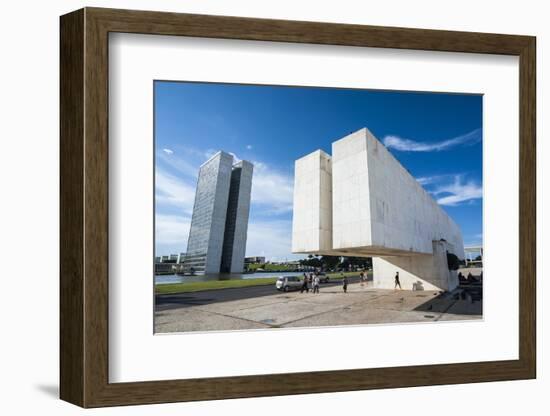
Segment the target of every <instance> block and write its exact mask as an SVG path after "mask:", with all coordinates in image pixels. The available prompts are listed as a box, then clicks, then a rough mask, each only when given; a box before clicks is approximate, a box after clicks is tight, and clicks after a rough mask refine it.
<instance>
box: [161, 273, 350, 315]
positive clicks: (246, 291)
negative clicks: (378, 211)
mask: <svg viewBox="0 0 550 416" xmlns="http://www.w3.org/2000/svg"><path fill="white" fill-rule="evenodd" d="M348 282H349V283H356V282H359V277H358V276H354V277H348ZM337 285H342V281H341V280H339V279H338V280H334V281H332V282H329V283H321V286H320V291H321V292H322V291H323V288H324V287H333V286H337ZM277 293H279V292H277V289H275V284H273V283H272V284H268V285H261V286H249V287H239V288H229V289H216V290H203V291H200V292H188V293H179V294H172V295H170V294H166V295H155V310H156V311H166V310H170V309H178V308H185V307H189V306H199V305H208V304H210V303H217V302H228V301H232V300H241V299H250V298H256V297H260V296H270V295H274V294H277Z"/></svg>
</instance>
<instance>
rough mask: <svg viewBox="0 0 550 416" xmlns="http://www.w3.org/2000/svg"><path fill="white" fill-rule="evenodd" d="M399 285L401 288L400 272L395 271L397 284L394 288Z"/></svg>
mask: <svg viewBox="0 0 550 416" xmlns="http://www.w3.org/2000/svg"><path fill="white" fill-rule="evenodd" d="M397 286H399V290H401V282H400V281H399V272H396V273H395V285H394V286H393V288H394V289H397Z"/></svg>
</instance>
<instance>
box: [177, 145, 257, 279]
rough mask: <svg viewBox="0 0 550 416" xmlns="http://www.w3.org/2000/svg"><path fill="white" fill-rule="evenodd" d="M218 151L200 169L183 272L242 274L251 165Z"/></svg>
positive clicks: (250, 185)
mask: <svg viewBox="0 0 550 416" xmlns="http://www.w3.org/2000/svg"><path fill="white" fill-rule="evenodd" d="M233 162H234V160H233V156H231V155H230V154H228V153H225V152H222V151H220V152H218V153H216V154H215V155H214V156H212V157H211V158H210V159H208V160H207V161H206V162H204V163H203V164H202V165H201V167H200V170H199V178H198V181H197V190H196V193H195V203H194V206H193V216H192V218H191V228H190V230H189V240H188V243H187V254H186V256H185V263H184V271H185V272H190V271H194V272H196V273H199V274H203V273H204V274H210V273H220V272H221V273H242V272H243V270H244V255H245V249H246V236H247V230H248V215H249V212H250V195H251V189H252V172H253V165H252V163H250V162H247V161H245V160H242V161H239V162H238V163H236V164H234V163H233Z"/></svg>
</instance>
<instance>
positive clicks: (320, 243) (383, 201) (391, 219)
mask: <svg viewBox="0 0 550 416" xmlns="http://www.w3.org/2000/svg"><path fill="white" fill-rule="evenodd" d="M326 166H328V167H329V168H330V169H327V168H326ZM323 167H324V169H323ZM295 168H296V171H295V189H294V219H293V246H292V247H293V252H295V253H314V254H326V255H344V256H365V257H380V259H377V260H376V261H375V262H374V263H373V264H374V279H375V284H376V285H377V286H378V287H393V285H394V276H395V272H396V271H398V270H399V271H400V273H399V274H400V278H401V285H402V287H403V288H406V286H407V288H413V286H414V288H415V289H418V288H430V289H433V288H439V289H444V290H451V289H453V288H454V287H456V279H455V278H454V277H453V274H452V273H451V272H449V270H448V267H447V256H446V252H447V250H448V251H449V252H451V253H453V254H455V255H456V256H457V257H459V258H461V259H463V258H464V245H463V242H462V234H461V231H460V229H459V227H458V226H457V225H456V223H455V222H454V221H453V220H452V219H451V218H450V217H449V216H448V215H447V213H446V212H445V211H444V210H443V209H442V208H441V207H440V206H439V205H438V204H437V202H436V201H435V200H434V199H433V198H432V197H431V196H430V195H429V194H428V193H427V192H426V191H425V190H424V188H422V186H421V185H420V184H419V183H418V182H417V181H416V179H415V178H414V177H412V176H411V174H410V173H409V172H408V171H407V170H406V169H405V168H404V167H403V166H402V165H401V164H400V163H399V162H398V161H397V159H395V157H394V156H393V155H392V154H391V153H390V152H389V151H388V150H387V149H386V147H385V146H384V145H383V144H382V143H380V142H379V141H378V140H377V139H376V138H375V137H374V136H373V135H372V133H371V132H370V131H369V130H368V129H366V128H363V129H361V130H359V131H357V132H354V133H352V134H350V135H348V136H346V137H344V138H342V139H340V140H338V141H336V142H334V143H333V144H332V158H331V157H330V156H329V155H327V154H326V153H324V152H322V151H320V150H318V151H316V152H313V153H311V154H310V155H307V156H305V157H303V158H301V159H299V160H297V161H296V164H295ZM327 184H328V186H327ZM323 185H324V186H323ZM321 201H322V202H321ZM329 201H330V202H329ZM327 206H329V207H331V209H330V212H328V213H327V210H326V207H327ZM329 224H330V226H329ZM327 227H328V228H327ZM442 247H444V249H443V248H442ZM390 269H391V271H392V272H391V276H389V275H390V273H389V270H390ZM388 276H389V277H388ZM413 283H414V285H413ZM408 286H410V287H408Z"/></svg>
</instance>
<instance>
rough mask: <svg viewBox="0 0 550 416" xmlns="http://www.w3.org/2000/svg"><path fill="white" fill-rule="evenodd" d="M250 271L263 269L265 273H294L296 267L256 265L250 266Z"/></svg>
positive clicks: (269, 264) (267, 264) (268, 264)
mask: <svg viewBox="0 0 550 416" xmlns="http://www.w3.org/2000/svg"><path fill="white" fill-rule="evenodd" d="M248 269H249V270H253V271H255V270H256V269H263V270H264V271H265V272H271V271H277V272H281V271H290V272H291V271H293V270H295V266H289V265H285V264H271V263H256V264H249V265H248Z"/></svg>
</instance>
